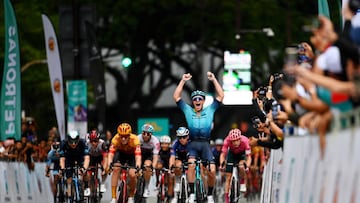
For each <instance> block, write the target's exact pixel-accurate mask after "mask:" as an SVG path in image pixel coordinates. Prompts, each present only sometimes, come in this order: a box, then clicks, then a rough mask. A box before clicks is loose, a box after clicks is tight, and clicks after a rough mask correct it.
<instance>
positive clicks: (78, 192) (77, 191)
mask: <svg viewBox="0 0 360 203" xmlns="http://www.w3.org/2000/svg"><path fill="white" fill-rule="evenodd" d="M64 170H65V171H69V170H72V181H71V185H70V187H71V188H70V195H69V194H67V198H66V202H70V203H73V202H76V203H80V202H82V201H84V194H83V185H82V181H81V180H80V178H79V170H80V167H79V166H77V165H76V166H73V167H68V168H65V169H64ZM64 179H65V182H66V176H64ZM65 184H66V183H65ZM66 185H67V184H66ZM65 188H66V187H65ZM65 191H68V188H66V189H65Z"/></svg>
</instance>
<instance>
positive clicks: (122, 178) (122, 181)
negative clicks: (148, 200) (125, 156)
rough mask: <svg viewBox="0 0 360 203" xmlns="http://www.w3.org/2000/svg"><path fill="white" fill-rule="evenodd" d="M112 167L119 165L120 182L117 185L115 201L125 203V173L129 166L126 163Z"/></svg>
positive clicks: (126, 199) (126, 197) (126, 196)
mask: <svg viewBox="0 0 360 203" xmlns="http://www.w3.org/2000/svg"><path fill="white" fill-rule="evenodd" d="M114 167H120V184H119V187H118V191H119V192H118V193H117V194H118V197H117V202H118V203H127V201H128V194H127V173H128V170H129V168H130V167H129V166H127V165H121V166H114Z"/></svg>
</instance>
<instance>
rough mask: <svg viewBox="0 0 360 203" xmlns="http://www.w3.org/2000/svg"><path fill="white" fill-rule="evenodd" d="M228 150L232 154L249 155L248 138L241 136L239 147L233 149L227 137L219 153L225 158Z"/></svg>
mask: <svg viewBox="0 0 360 203" xmlns="http://www.w3.org/2000/svg"><path fill="white" fill-rule="evenodd" d="M228 149H229V150H230V151H231V152H232V153H234V154H240V153H244V152H245V154H246V155H248V154H251V148H250V144H249V138H247V137H245V136H242V135H241V137H240V146H238V147H235V146H234V145H233V144H232V141H230V139H229V136H227V137H226V138H225V140H224V145H223V146H222V148H221V152H222V153H225V156H226V154H227V152H228Z"/></svg>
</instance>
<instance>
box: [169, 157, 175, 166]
mask: <svg viewBox="0 0 360 203" xmlns="http://www.w3.org/2000/svg"><path fill="white" fill-rule="evenodd" d="M174 164H175V156H174V155H171V156H170V159H169V167H170V168H171V167H174Z"/></svg>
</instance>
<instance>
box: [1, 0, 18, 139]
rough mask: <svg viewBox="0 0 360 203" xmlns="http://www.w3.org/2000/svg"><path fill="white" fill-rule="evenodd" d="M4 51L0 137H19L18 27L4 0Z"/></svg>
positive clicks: (8, 4) (8, 2) (7, 0)
mask: <svg viewBox="0 0 360 203" xmlns="http://www.w3.org/2000/svg"><path fill="white" fill-rule="evenodd" d="M4 9H5V12H4V13H5V51H4V73H3V79H2V84H1V100H0V112H1V116H0V139H1V140H5V139H6V138H9V137H13V138H15V139H17V140H20V137H21V83H20V82H21V72H20V52H19V39H18V29H17V25H16V18H15V14H14V10H13V7H12V5H11V3H10V1H9V0H4Z"/></svg>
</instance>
